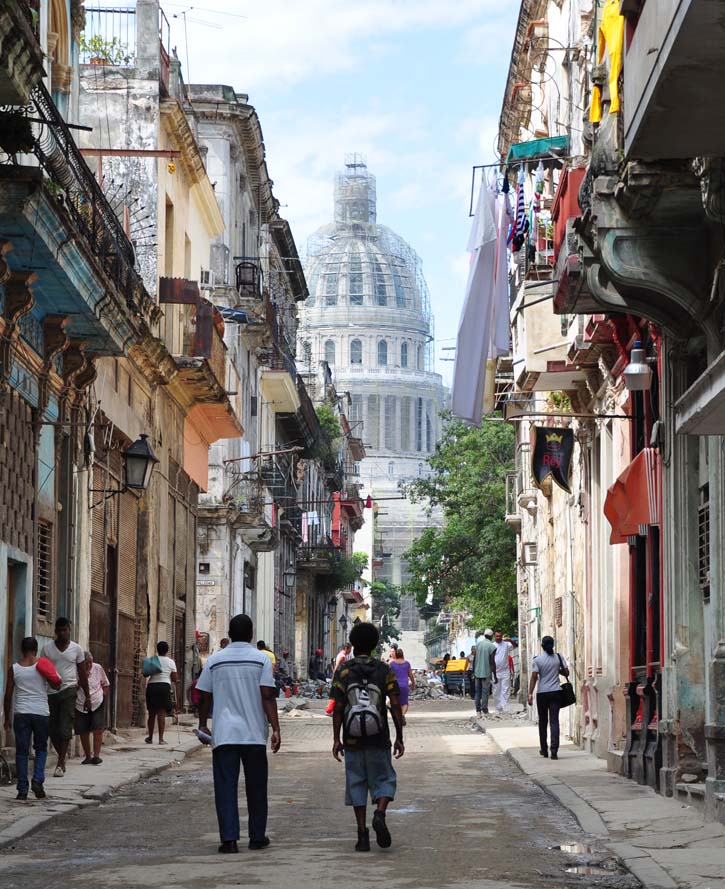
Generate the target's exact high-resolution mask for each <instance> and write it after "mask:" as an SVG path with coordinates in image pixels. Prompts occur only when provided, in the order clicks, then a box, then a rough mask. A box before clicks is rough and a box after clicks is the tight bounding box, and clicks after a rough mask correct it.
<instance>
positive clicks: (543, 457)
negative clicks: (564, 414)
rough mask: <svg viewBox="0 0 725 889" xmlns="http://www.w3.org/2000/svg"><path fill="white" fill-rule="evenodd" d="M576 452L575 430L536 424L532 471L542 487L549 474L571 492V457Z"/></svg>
mask: <svg viewBox="0 0 725 889" xmlns="http://www.w3.org/2000/svg"><path fill="white" fill-rule="evenodd" d="M573 453H574V430H573V429H555V428H551V427H548V426H534V447H533V449H532V454H531V472H532V475H533V477H534V484H535V485H536V487H537V488H540V487H541V485H542V483H543V482H544V480H545V479H546V478H548V476H551V477H552V478H553V479H554V481H555V482H556V483H557V485H559V487H560V488H561V489H562V490H564V491H566V492H567V493H568V494H571V458H572V454H573Z"/></svg>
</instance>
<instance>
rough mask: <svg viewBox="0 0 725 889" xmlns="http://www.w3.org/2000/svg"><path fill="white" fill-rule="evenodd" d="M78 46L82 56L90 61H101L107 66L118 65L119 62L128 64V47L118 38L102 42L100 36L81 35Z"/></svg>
mask: <svg viewBox="0 0 725 889" xmlns="http://www.w3.org/2000/svg"><path fill="white" fill-rule="evenodd" d="M79 44H80V50H81V53H82V54H83V55H88V56H90V58H92V59H101V60H102V61H104V62H106V63H107V64H109V65H120V64H121V62H128V60H129V58H130V56H129V54H128V46H126V44H125V43H121V41H120V40H119V39H118V37H114V38H113V39H112V40H104V39H103V37H101V35H100V34H94V35H93V36H92V37H86V35H85V33H82V34H81V35H80V40H79Z"/></svg>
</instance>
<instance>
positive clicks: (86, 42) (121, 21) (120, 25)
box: [78, 6, 163, 68]
mask: <svg viewBox="0 0 725 889" xmlns="http://www.w3.org/2000/svg"><path fill="white" fill-rule="evenodd" d="M162 14H163V13H162ZM85 16H86V20H85V24H84V26H83V33H82V34H81V49H80V54H79V59H78V60H79V62H80V63H81V65H88V64H90V65H96V64H101V65H113V66H114V67H119V68H133V67H134V65H135V64H136V9H135V8H134V7H133V6H122V7H118V6H116V7H110V6H108V7H96V8H94V7H92V6H86V9H85Z"/></svg>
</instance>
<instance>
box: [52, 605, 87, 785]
mask: <svg viewBox="0 0 725 889" xmlns="http://www.w3.org/2000/svg"><path fill="white" fill-rule="evenodd" d="M40 656H41V658H47V659H48V660H49V661H50V662H51V663H52V664H53V666H54V667H55V670H56V672H57V674H58V676H60V688H59V689H57V690H56V689H53V688H51V689H50V690H49V691H48V709H49V712H50V720H49V723H48V731H49V733H50V740H51V741H52V743H53V747H55V752H56V753H57V754H58V763H57V765H56V767H55V771H54V772H53V777H54V778H62V777H63V775H65V761H66V758H67V757H68V748H69V747H70V742H71V739H72V737H73V728H74V727H75V716H76V697H77V695H78V689H79V688H82V689H83V691H84V692H85V694H86V704H85V706H86V707H90V695H89V694H88V674H87V673H86V667H85V656H84V654H83V649H82V648H81V647H80V645H78V643H77V642H72V641H71V638H70V621H69V620H68V618H67V617H59V618H58V619H57V620H56V622H55V639H54V640H53V641H52V642H48V644H47V645H44V646H43V650H42V651H41V652H40Z"/></svg>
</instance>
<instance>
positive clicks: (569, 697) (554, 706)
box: [529, 636, 575, 759]
mask: <svg viewBox="0 0 725 889" xmlns="http://www.w3.org/2000/svg"><path fill="white" fill-rule="evenodd" d="M541 647H542V648H543V649H544V652H543V654H537V655H536V657H535V658H534V660H533V662H532V664H531V682H530V683H529V706H533V703H534V689H535V688H536V684H537V682H538V684H539V689H538V692H537V694H536V710H537V712H538V714H539V744H540V746H541V749H540V750H539V753H540V754H541V756H549V752H551V758H552V759H558V758H559V710H560V709H561V708H562V707H568V706H569V705H570V704H573V703H574V700H575V698H574V689H573V688H572V686H571V684H570V683H569V681H568V679H569V664H567V662H566V658H564V657H562V655H560V654H557V653H555V652H554V640H553V639H552V637H551V636H544V638H543V639H542V640H541ZM560 675H561V676H564V677H565V678H566V679H567V682H565V683H564V685H563V686H562V685H561V683H560V680H559V676H560ZM548 726H550V728H551V745H550V746H549V745H548V744H547V731H546V730H547V727H548Z"/></svg>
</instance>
